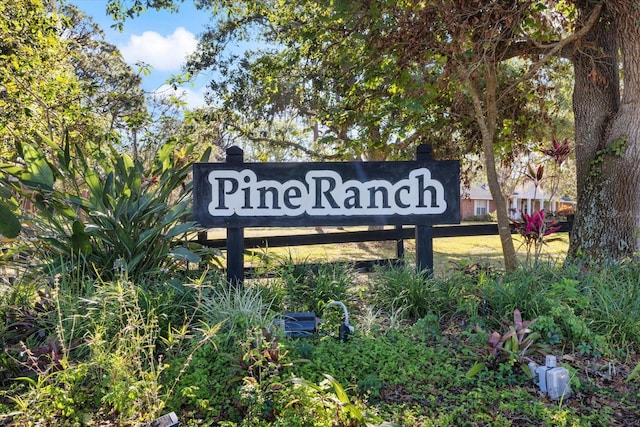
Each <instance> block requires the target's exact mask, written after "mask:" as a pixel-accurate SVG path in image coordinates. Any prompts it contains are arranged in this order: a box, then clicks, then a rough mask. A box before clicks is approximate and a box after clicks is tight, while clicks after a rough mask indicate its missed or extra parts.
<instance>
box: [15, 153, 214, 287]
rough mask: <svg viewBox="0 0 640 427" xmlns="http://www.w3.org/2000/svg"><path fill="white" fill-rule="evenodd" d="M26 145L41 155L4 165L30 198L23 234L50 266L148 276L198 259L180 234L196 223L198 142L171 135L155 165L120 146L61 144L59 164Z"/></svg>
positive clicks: (49, 269)
mask: <svg viewBox="0 0 640 427" xmlns="http://www.w3.org/2000/svg"><path fill="white" fill-rule="evenodd" d="M20 148H21V152H24V153H25V155H29V156H30V157H31V158H37V159H40V161H39V162H37V163H34V162H29V163H28V165H27V164H25V165H24V166H21V165H14V166H11V167H8V166H6V165H5V166H4V167H3V168H2V169H3V171H4V172H5V174H8V175H12V176H13V177H14V179H15V181H16V184H15V186H14V191H15V192H16V193H19V194H20V195H21V197H22V198H24V199H28V200H29V202H30V209H26V210H25V218H24V222H25V223H26V224H28V225H29V226H28V227H25V229H24V230H23V237H24V238H26V241H28V242H30V243H31V245H30V251H31V252H32V253H33V254H34V255H35V258H36V259H38V260H40V261H41V262H42V263H43V264H42V267H43V268H44V269H46V270H47V273H49V274H50V273H52V272H53V273H56V272H60V271H71V270H72V269H80V270H81V271H82V272H83V273H84V274H87V275H93V276H100V277H101V278H102V279H104V280H109V279H111V278H112V277H114V276H116V275H118V274H121V273H126V274H127V275H128V276H129V277H130V278H132V279H142V278H146V277H148V276H150V275H159V274H163V273H164V272H166V271H169V270H174V269H176V268H178V267H180V266H181V265H182V264H184V263H187V262H199V261H200V257H199V256H198V255H197V254H196V253H195V249H196V247H194V246H193V244H191V243H189V242H187V241H186V240H181V239H180V238H179V237H180V236H182V235H185V233H187V232H188V231H194V226H195V223H193V222H191V221H188V218H189V216H190V207H189V202H190V194H191V187H190V185H188V184H187V178H188V175H189V173H190V171H191V164H190V162H189V158H190V155H191V150H192V147H186V148H182V149H178V148H177V146H176V144H175V143H167V144H165V145H164V146H163V147H162V148H161V149H160V150H159V152H158V153H157V155H156V157H155V159H154V160H153V162H152V163H151V164H150V165H144V164H142V162H140V161H135V160H133V159H132V158H131V157H130V156H128V155H127V154H124V153H120V152H118V151H117V150H116V149H114V148H110V149H109V151H107V152H106V153H100V154H97V155H95V157H94V158H92V159H87V158H85V157H83V156H71V155H70V154H69V148H68V147H67V146H65V147H56V148H57V151H56V154H57V156H50V155H49V156H48V157H47V158H57V161H56V162H55V164H54V163H53V161H51V160H47V158H45V155H44V153H42V152H41V151H39V150H40V149H39V148H36V147H31V146H28V145H26V144H23V145H22V146H21V147H20ZM203 157H208V152H207V153H205V154H204V156H203ZM34 168H37V169H34ZM32 262H33V260H32Z"/></svg>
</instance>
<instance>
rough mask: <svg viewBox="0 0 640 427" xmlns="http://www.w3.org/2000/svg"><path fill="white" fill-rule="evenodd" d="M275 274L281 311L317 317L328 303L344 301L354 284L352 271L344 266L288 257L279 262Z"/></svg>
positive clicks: (349, 296) (346, 265)
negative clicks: (279, 286) (280, 293)
mask: <svg viewBox="0 0 640 427" xmlns="http://www.w3.org/2000/svg"><path fill="white" fill-rule="evenodd" d="M275 275H276V277H278V278H279V280H281V282H282V287H283V289H284V291H285V297H284V300H283V302H282V304H283V307H282V308H283V309H285V310H290V311H312V312H315V313H317V314H321V313H323V311H324V309H325V307H326V305H327V304H328V303H329V302H331V301H343V302H346V301H348V300H349V299H350V298H351V289H352V288H353V286H354V283H355V272H354V271H353V268H352V267H351V266H349V265H348V264H345V263H326V264H313V263H309V262H306V261H305V262H296V260H294V259H293V258H291V257H288V258H284V259H283V260H282V261H281V263H280V265H278V266H277V267H276V269H275Z"/></svg>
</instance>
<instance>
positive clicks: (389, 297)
mask: <svg viewBox="0 0 640 427" xmlns="http://www.w3.org/2000/svg"><path fill="white" fill-rule="evenodd" d="M435 283H436V281H435V280H433V279H430V278H429V275H428V274H426V273H423V272H418V271H416V269H415V268H411V267H408V266H390V267H388V268H387V267H385V268H377V269H376V270H375V274H374V275H373V276H372V278H371V281H370V282H369V291H370V296H371V299H372V302H373V305H375V306H376V307H378V308H381V309H382V310H384V311H385V312H386V313H389V314H391V313H394V312H398V310H399V309H401V310H402V313H403V315H404V317H406V318H409V319H414V320H415V319H419V318H422V317H424V316H425V315H427V314H429V313H433V312H438V311H440V310H441V309H442V308H443V299H442V297H443V295H442V294H441V292H439V291H438V289H437V287H435V286H434V284H435Z"/></svg>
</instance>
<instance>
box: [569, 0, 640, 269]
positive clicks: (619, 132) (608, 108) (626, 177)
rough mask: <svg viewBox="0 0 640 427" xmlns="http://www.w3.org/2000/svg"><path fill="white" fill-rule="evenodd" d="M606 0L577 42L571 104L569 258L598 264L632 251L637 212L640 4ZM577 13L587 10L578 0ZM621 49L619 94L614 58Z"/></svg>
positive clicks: (587, 4)
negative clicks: (573, 180) (573, 204)
mask: <svg viewBox="0 0 640 427" xmlns="http://www.w3.org/2000/svg"><path fill="white" fill-rule="evenodd" d="M632 3H633V2H629V1H624V0H618V1H607V2H606V6H605V9H604V11H603V13H602V16H601V19H600V20H599V21H598V23H597V24H596V25H595V26H594V27H593V28H592V30H591V31H590V33H589V34H588V36H587V37H586V38H584V39H582V40H581V41H580V43H579V45H577V46H575V51H574V53H573V55H572V61H573V64H574V70H575V86H574V97H573V106H574V113H575V127H576V130H575V142H576V166H577V189H578V204H577V210H576V218H575V222H574V229H573V232H572V233H571V241H570V246H569V253H568V258H567V259H568V261H569V262H574V261H580V260H584V261H587V262H589V263H596V264H604V263H608V262H617V261H620V260H622V259H624V258H626V257H628V256H631V255H633V252H634V250H635V249H636V247H637V244H636V239H637V230H638V225H639V218H640V216H639V213H640V209H639V208H640V167H639V166H640V25H638V22H640V10H639V9H638V8H636V7H633V6H632ZM576 5H577V6H578V8H579V11H580V16H583V17H586V16H588V14H589V12H590V11H591V10H592V8H593V4H592V3H591V2H589V1H584V0H581V1H578V2H576ZM618 52H621V53H622V64H623V76H624V80H623V88H624V90H623V95H622V97H621V95H620V85H619V73H618V65H619V60H620V58H619V56H618Z"/></svg>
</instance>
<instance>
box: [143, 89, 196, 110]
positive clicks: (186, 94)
mask: <svg viewBox="0 0 640 427" xmlns="http://www.w3.org/2000/svg"><path fill="white" fill-rule="evenodd" d="M205 92H206V88H205V87H201V88H198V89H196V90H192V89H190V88H185V87H178V88H177V89H173V87H171V86H170V85H166V84H165V85H162V86H160V87H159V88H158V89H156V90H155V91H153V95H154V96H156V97H159V98H168V97H171V96H173V97H176V98H178V99H180V100H181V101H184V102H186V103H187V106H186V108H187V109H190V110H192V109H194V108H198V107H204V106H205V105H206V103H205V99H204V95H205Z"/></svg>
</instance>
